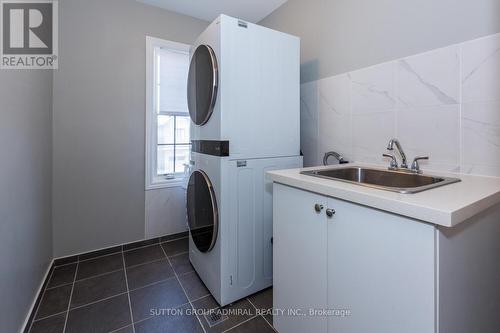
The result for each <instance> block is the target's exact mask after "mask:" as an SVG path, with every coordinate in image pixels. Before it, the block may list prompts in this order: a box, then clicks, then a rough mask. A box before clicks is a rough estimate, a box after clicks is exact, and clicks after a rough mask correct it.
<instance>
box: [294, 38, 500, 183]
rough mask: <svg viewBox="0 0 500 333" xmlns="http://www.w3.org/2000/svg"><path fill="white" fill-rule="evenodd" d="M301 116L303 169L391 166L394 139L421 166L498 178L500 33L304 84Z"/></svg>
mask: <svg viewBox="0 0 500 333" xmlns="http://www.w3.org/2000/svg"><path fill="white" fill-rule="evenodd" d="M301 119H302V124H301V146H302V150H303V153H304V164H305V165H318V164H320V161H321V158H322V156H323V154H324V153H325V152H326V151H329V150H336V151H338V152H340V153H342V154H344V155H346V156H347V158H348V159H350V160H355V161H363V162H371V163H377V164H383V165H388V161H387V160H384V159H383V158H382V156H381V155H382V153H385V152H386V150H385V147H386V146H387V143H388V141H389V139H391V138H392V137H397V138H399V139H400V141H401V143H402V145H403V148H405V151H406V153H407V155H408V157H409V158H413V157H414V156H416V155H429V156H430V161H429V162H422V163H421V165H422V168H424V169H436V170H447V171H456V172H463V173H470V174H479V175H490V176H500V34H495V35H491V36H487V37H483V38H480V39H477V40H472V41H467V42H464V43H461V44H455V45H451V46H448V47H444V48H440V49H436V50H432V51H428V52H426V53H421V54H417V55H415V56H410V57H406V58H402V59H398V60H394V61H390V62H386V63H382V64H379V65H375V66H371V67H367V68H363V69H359V70H356V71H353V72H348V73H345V74H340V75H336V76H331V77H327V78H324V79H321V80H317V81H312V82H308V83H304V84H302V89H301Z"/></svg>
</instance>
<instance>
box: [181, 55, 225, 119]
mask: <svg viewBox="0 0 500 333" xmlns="http://www.w3.org/2000/svg"><path fill="white" fill-rule="evenodd" d="M218 82H219V70H218V67H217V58H216V57H215V52H214V51H213V50H212V48H211V47H210V46H208V45H200V46H198V47H197V48H196V50H195V51H194V54H193V57H192V58H191V64H190V65H189V76H188V87H187V90H188V91H187V96H188V97H187V98H188V108H189V115H190V116H191V120H192V121H193V123H195V124H196V125H204V124H205V123H206V122H207V121H208V120H209V119H210V116H211V115H212V112H213V111H214V107H215V102H216V99H217V88H218Z"/></svg>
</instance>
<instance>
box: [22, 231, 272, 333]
mask: <svg viewBox="0 0 500 333" xmlns="http://www.w3.org/2000/svg"><path fill="white" fill-rule="evenodd" d="M187 251H188V239H187V238H182V239H177V240H169V241H167V242H163V243H157V244H152V245H148V246H144V247H140V248H134V247H133V246H130V247H128V246H126V245H124V246H123V247H121V246H120V247H116V248H114V249H108V250H104V251H102V252H98V253H94V254H89V255H81V256H79V260H78V261H77V262H76V263H69V264H65V265H60V266H56V267H55V268H54V269H53V270H52V273H51V276H50V278H49V282H48V284H47V287H46V289H45V290H44V293H43V296H42V299H41V302H40V305H39V306H38V309H36V312H35V315H34V321H33V323H32V325H31V329H30V332H31V333H42V332H43V333H48V332H50V333H58V332H68V333H74V332H84V333H88V332H92V333H97V332H104V333H107V332H117V333H118V332H119V333H128V332H131V333H142V332H147V333H149V332H151V333H154V332H161V333H163V332H175V333H183V332H189V333H191V332H205V333H208V332H210V333H212V332H231V333H236V332H240V333H249V332H258V333H267V332H274V329H273V328H272V316H271V315H270V314H266V313H265V312H267V311H268V310H269V309H271V308H272V289H271V288H270V289H267V290H264V291H262V292H260V293H257V294H255V295H252V296H249V297H247V298H245V299H242V300H240V301H238V302H235V303H234V304H231V305H228V306H226V307H224V308H223V309H222V311H221V309H219V307H218V305H217V303H216V302H215V300H214V299H213V297H212V296H211V295H210V294H209V292H208V290H207V288H206V287H205V286H204V285H203V283H202V282H201V280H200V279H199V277H198V275H197V274H196V272H195V271H194V270H193V267H192V266H191V264H190V263H189V258H188V253H187ZM212 309H213V310H214V313H215V314H220V315H221V316H220V317H216V318H215V319H216V321H213V320H209V317H210V316H209V315H208V314H205V313H202V312H203V311H202V310H204V311H205V312H207V311H209V310H212ZM233 310H234V311H233ZM168 311H170V313H169V312H168ZM261 314H262V315H261ZM212 319H213V318H212Z"/></svg>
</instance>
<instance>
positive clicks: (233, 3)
mask: <svg viewBox="0 0 500 333" xmlns="http://www.w3.org/2000/svg"><path fill="white" fill-rule="evenodd" d="M137 1H139V2H143V3H146V4H148V5H153V6H157V7H161V8H164V9H168V10H170V11H173V12H177V13H181V14H184V15H189V16H193V17H196V18H199V19H202V20H205V21H210V22H211V21H213V20H214V19H215V18H216V17H217V16H219V14H226V15H229V16H234V17H237V18H240V19H242V20H245V21H248V22H253V23H256V22H259V21H260V20H262V19H263V18H264V17H266V16H267V15H269V14H271V12H273V11H274V10H275V9H276V8H278V7H279V6H281V5H282V4H284V3H285V2H286V1H287V0H137Z"/></svg>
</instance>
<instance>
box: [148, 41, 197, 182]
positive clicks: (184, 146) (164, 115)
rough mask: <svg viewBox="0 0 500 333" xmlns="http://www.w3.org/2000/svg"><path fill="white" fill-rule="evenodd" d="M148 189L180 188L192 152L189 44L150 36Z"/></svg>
mask: <svg viewBox="0 0 500 333" xmlns="http://www.w3.org/2000/svg"><path fill="white" fill-rule="evenodd" d="M146 44H147V52H146V53H147V62H146V70H147V75H146V80H147V83H146V84H147V88H146V99H147V100H146V110H147V115H146V134H147V135H146V189H152V188H161V187H166V186H178V185H180V184H181V182H182V180H183V177H184V169H185V165H186V164H188V163H189V155H190V151H191V141H190V134H189V129H190V118H189V112H188V106H187V78H188V72H189V45H185V44H180V43H175V42H170V41H165V40H161V39H157V38H152V37H147V40H146Z"/></svg>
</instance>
